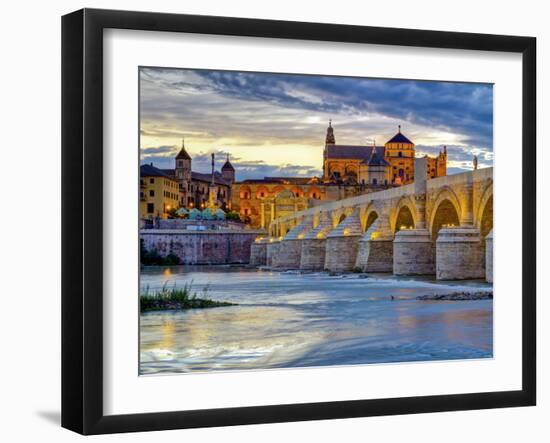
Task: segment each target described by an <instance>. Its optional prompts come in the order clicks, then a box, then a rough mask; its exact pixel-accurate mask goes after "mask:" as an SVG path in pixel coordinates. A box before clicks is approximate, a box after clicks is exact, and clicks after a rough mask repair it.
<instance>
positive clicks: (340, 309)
mask: <svg viewBox="0 0 550 443" xmlns="http://www.w3.org/2000/svg"><path fill="white" fill-rule="evenodd" d="M190 281H193V285H194V287H195V288H196V289H197V290H199V291H200V290H201V289H202V287H203V286H204V285H208V286H209V288H210V290H209V296H210V297H212V298H214V299H217V300H227V301H232V302H235V303H238V304H239V305H238V306H230V307H223V308H214V309H203V310H190V311H184V312H152V313H147V314H143V315H142V316H141V325H140V327H141V331H140V332H141V334H140V341H141V364H140V372H141V373H142V374H159V373H176V372H189V371H205V370H229V369H239V370H242V369H257V368H262V369H264V368H276V367H297V366H323V365H344V364H364V363H380V362H396V361H415V360H439V359H461V358H483V357H491V356H492V302H491V301H490V300H487V301H467V302H425V301H422V302H421V301H418V300H415V297H416V296H417V295H421V294H427V293H442V292H444V291H448V292H453V291H455V290H457V287H456V285H454V286H448V285H442V284H433V283H431V282H426V281H417V280H403V279H400V280H397V279H387V278H369V279H361V278H354V277H353V276H349V277H346V278H342V277H331V276H328V275H326V274H310V275H297V274H289V273H287V274H285V273H276V272H269V273H268V272H253V271H246V270H231V269H224V270H222V271H220V269H219V268H218V269H217V270H212V269H211V268H199V269H197V268H195V269H187V268H172V269H171V270H170V271H169V273H168V272H166V270H157V269H154V270H152V269H151V270H145V271H144V272H143V273H142V276H141V287H142V288H146V287H149V288H150V290H155V289H157V288H160V287H162V286H163V285H164V284H168V285H173V284H175V285H176V286H182V285H183V284H185V283H189V282H190ZM463 285H464V284H463ZM465 285H467V286H471V287H476V288H478V287H479V286H480V284H479V283H475V282H474V283H465ZM483 286H484V287H486V286H485V285H483ZM478 289H479V288H478ZM391 296H393V297H394V299H393V300H392V299H391Z"/></svg>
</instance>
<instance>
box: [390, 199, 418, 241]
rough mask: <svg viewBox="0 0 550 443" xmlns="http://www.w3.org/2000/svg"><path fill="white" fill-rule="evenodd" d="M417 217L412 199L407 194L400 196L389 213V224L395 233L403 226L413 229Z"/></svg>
mask: <svg viewBox="0 0 550 443" xmlns="http://www.w3.org/2000/svg"><path fill="white" fill-rule="evenodd" d="M417 219H418V217H417V213H416V205H415V203H414V200H413V199H412V198H411V197H409V196H407V197H401V198H400V199H399V201H398V202H397V205H396V206H395V208H394V210H393V211H392V213H391V218H390V224H391V227H392V231H393V232H394V233H396V232H397V231H400V230H401V229H403V227H406V228H409V227H410V228H413V229H414V228H415V227H416V223H417Z"/></svg>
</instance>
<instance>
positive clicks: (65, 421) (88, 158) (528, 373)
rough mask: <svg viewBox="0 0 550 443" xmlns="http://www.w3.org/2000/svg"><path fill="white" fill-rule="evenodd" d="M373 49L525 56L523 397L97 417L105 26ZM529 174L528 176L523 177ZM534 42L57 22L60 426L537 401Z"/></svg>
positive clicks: (186, 423) (344, 29) (126, 426)
mask: <svg viewBox="0 0 550 443" xmlns="http://www.w3.org/2000/svg"><path fill="white" fill-rule="evenodd" d="M108 28H118V29H132V30H147V31H171V32H180V33H181V32H185V33H198V34H217V35H227V36H249V37H267V38H279V39H301V40H316V41H331V42H353V43H369V44H377V45H398V46H411V47H413V46H414V47H425V48H453V49H468V50H482V51H503V52H511V53H519V54H522V64H523V80H522V81H523V86H522V87H523V98H522V100H523V104H522V111H523V117H522V118H523V120H522V129H523V139H522V159H523V175H522V183H523V208H522V211H523V212H522V220H523V224H522V226H523V232H522V239H523V282H522V288H523V293H522V346H523V348H522V389H521V390H517V391H505V392H478V393H469V394H457V395H435V396H421V397H404V398H392V399H373V400H356V401H333V402H323V403H307V404H286V405H285V404H281V405H266V406H261V407H236V408H224V409H208V410H191V411H177V412H161V413H142V414H131V415H114V416H113V415H108V416H107V415H104V413H103V406H102V405H103V342H102V340H103V334H102V330H103V329H102V328H103V300H102V290H103V289H102V285H103V272H102V267H103V255H102V254H103V248H102V245H103V227H102V223H103V208H102V206H103V198H102V195H103V186H102V177H103V166H102V165H103V148H102V138H103V123H102V120H103V111H102V109H103V98H102V94H103V88H102V84H103V30H105V29H108ZM527 171H528V172H527ZM535 171H536V39H535V38H532V37H515V36H502V35H484V34H470V33H456V32H440V31H423V30H411V29H390V28H377V27H364V26H348V25H334V24H319V23H300V22H286V21H274V20H256V19H243V18H229V17H209V16H196V15H178V14H163V13H149V12H127V11H110V10H97V9H83V10H80V11H76V12H73V13H71V14H68V15H65V16H64V17H63V18H62V174H63V177H62V200H63V203H62V426H63V427H65V428H68V429H71V430H73V431H76V432H79V433H82V434H105V433H116V432H132V431H152V430H162V429H179V428H195V427H212V426H230V425H242V424H256V423H274V422H290V421H302V420H320V419H332V418H347V417H363V416H380V415H392V414H413V413H424V412H437V411H457V410H467V409H487V408H502V407H513V406H530V405H535V403H536V312H535V311H536V275H535V273H536V271H535V269H536V175H535Z"/></svg>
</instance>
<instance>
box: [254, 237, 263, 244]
mask: <svg viewBox="0 0 550 443" xmlns="http://www.w3.org/2000/svg"><path fill="white" fill-rule="evenodd" d="M263 239H264V238H263V237H261V236H260V237H256V243H260V242H261V241H262V240H263Z"/></svg>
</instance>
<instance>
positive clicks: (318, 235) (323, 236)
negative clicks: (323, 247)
mask: <svg viewBox="0 0 550 443" xmlns="http://www.w3.org/2000/svg"><path fill="white" fill-rule="evenodd" d="M317 238H319V239H321V240H322V239H323V238H325V234H323V233H322V232H318V233H317Z"/></svg>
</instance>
